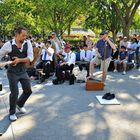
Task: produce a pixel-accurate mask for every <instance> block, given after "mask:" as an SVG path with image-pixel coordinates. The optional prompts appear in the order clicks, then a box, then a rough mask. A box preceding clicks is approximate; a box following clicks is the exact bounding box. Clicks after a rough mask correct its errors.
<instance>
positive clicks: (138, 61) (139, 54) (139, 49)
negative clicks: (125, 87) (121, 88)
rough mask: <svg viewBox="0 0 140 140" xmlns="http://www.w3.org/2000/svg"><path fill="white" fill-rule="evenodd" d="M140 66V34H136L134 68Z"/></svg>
mask: <svg viewBox="0 0 140 140" xmlns="http://www.w3.org/2000/svg"><path fill="white" fill-rule="evenodd" d="M139 67H140V35H139V36H138V46H137V49H136V68H139Z"/></svg>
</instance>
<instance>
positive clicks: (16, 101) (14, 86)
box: [7, 72, 32, 115]
mask: <svg viewBox="0 0 140 140" xmlns="http://www.w3.org/2000/svg"><path fill="white" fill-rule="evenodd" d="M7 76H8V80H9V87H10V91H11V94H10V110H9V113H10V115H12V114H15V112H16V105H18V106H19V107H23V106H24V104H25V102H26V101H27V99H28V98H29V96H30V95H31V93H32V90H31V84H30V79H29V76H28V74H27V73H26V72H24V73H21V74H17V73H16V74H15V73H10V72H7ZM19 82H20V83H21V86H22V89H23V93H22V94H21V96H20V97H19V98H18V95H19V89H18V83H19Z"/></svg>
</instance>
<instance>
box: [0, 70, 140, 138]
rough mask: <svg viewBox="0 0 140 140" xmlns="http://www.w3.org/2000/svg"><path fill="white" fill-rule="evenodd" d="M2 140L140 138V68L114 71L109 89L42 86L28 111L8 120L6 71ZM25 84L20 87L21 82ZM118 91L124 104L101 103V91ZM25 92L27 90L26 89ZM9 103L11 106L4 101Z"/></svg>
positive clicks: (0, 108) (0, 100)
mask: <svg viewBox="0 0 140 140" xmlns="http://www.w3.org/2000/svg"><path fill="white" fill-rule="evenodd" d="M0 79H2V81H3V92H1V93H0V94H1V95H2V94H3V95H2V96H0V133H1V132H2V133H4V134H3V135H2V136H0V140H13V139H15V140H140V71H139V70H135V69H133V70H131V71H129V72H128V73H127V74H126V75H122V74H121V73H112V72H109V73H108V78H107V80H106V86H105V90H104V91H86V90H85V85H84V84H83V83H82V84H79V83H75V84H74V85H69V84H68V82H65V83H64V84H62V85H52V86H48V85H46V83H47V81H46V82H45V83H44V84H40V85H39V84H36V81H32V89H33V94H32V96H31V97H30V99H29V100H28V102H27V103H26V106H25V107H26V109H27V110H28V112H27V114H26V115H21V114H20V113H18V112H17V115H18V120H17V121H15V122H13V123H11V122H10V121H9V120H8V112H7V111H8V107H9V105H8V96H9V88H8V81H7V78H6V76H5V71H4V70H1V71H0ZM19 88H20V85H19ZM108 91H110V92H113V93H115V94H116V98H117V99H118V100H119V101H120V103H121V105H100V103H99V102H98V101H97V99H96V97H95V96H96V95H103V94H104V93H106V92H108ZM20 92H22V90H21V88H20ZM4 103H5V104H4Z"/></svg>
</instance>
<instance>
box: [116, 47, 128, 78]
mask: <svg viewBox="0 0 140 140" xmlns="http://www.w3.org/2000/svg"><path fill="white" fill-rule="evenodd" d="M127 62H128V53H127V51H126V47H125V46H121V49H120V52H119V55H118V59H117V60H115V61H114V67H115V69H114V72H117V64H123V75H125V74H126V66H127Z"/></svg>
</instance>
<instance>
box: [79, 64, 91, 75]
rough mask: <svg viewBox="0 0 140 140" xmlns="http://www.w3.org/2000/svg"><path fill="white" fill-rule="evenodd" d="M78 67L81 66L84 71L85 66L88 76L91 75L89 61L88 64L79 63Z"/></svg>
mask: <svg viewBox="0 0 140 140" xmlns="http://www.w3.org/2000/svg"><path fill="white" fill-rule="evenodd" d="M78 67H79V69H80V71H82V70H83V67H85V68H86V71H87V76H89V63H87V64H78Z"/></svg>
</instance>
